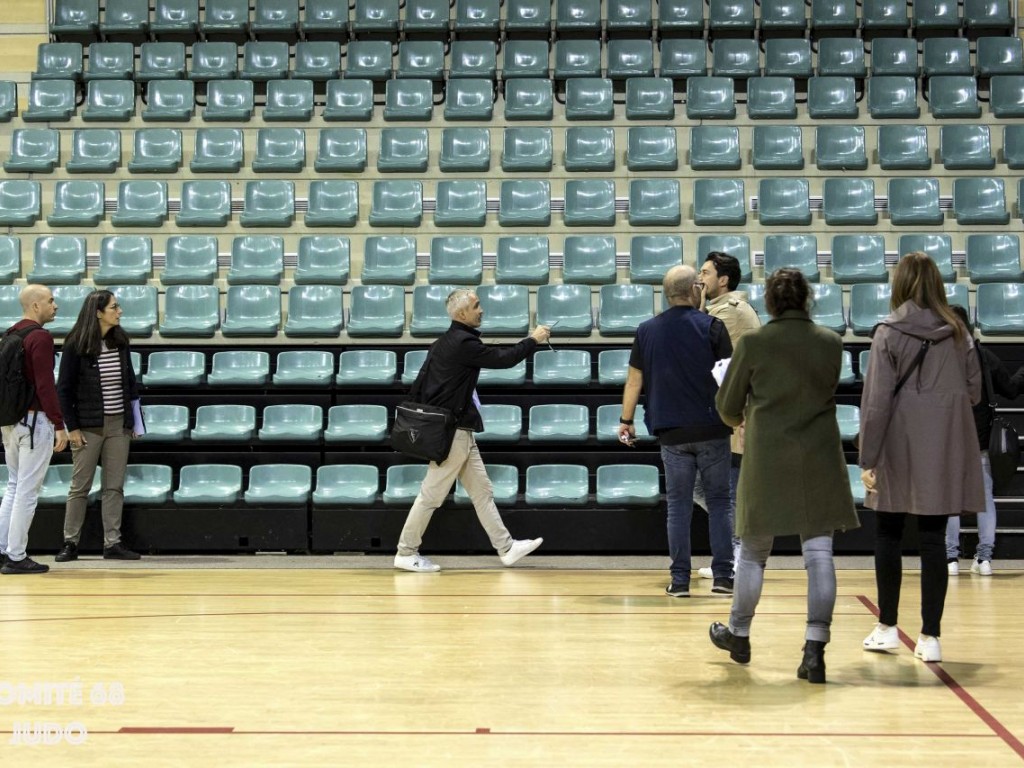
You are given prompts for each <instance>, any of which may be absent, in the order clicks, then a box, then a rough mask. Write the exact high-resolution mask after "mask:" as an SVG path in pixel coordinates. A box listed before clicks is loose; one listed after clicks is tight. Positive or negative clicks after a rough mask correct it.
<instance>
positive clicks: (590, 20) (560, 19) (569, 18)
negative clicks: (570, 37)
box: [555, 0, 602, 34]
mask: <svg viewBox="0 0 1024 768" xmlns="http://www.w3.org/2000/svg"><path fill="white" fill-rule="evenodd" d="M601 22H602V18H601V2H600V0H557V3H556V12H555V31H556V32H557V33H558V34H562V33H564V32H577V33H585V34H589V33H598V32H600V30H601Z"/></svg>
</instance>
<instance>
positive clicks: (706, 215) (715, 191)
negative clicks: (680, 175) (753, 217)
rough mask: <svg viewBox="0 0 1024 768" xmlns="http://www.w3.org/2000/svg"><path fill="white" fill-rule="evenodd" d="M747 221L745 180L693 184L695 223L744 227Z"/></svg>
mask: <svg viewBox="0 0 1024 768" xmlns="http://www.w3.org/2000/svg"><path fill="white" fill-rule="evenodd" d="M746 221H747V202H746V198H745V196H744V192H743V179H697V180H696V181H694V182H693V223H694V224H696V225H697V226H699V227H704V226H720V225H721V226H731V225H737V226H739V225H742V224H745V223H746Z"/></svg>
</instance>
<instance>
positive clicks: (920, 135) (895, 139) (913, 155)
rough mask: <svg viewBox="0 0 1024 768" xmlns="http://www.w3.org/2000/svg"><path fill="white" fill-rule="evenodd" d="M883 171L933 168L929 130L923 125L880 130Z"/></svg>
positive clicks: (879, 152) (879, 160)
mask: <svg viewBox="0 0 1024 768" xmlns="http://www.w3.org/2000/svg"><path fill="white" fill-rule="evenodd" d="M878 164H879V165H880V166H881V168H882V170H887V171H888V170H928V169H929V168H931V166H932V159H931V153H930V151H929V149H928V129H927V127H926V126H923V125H883V126H880V127H879V129H878Z"/></svg>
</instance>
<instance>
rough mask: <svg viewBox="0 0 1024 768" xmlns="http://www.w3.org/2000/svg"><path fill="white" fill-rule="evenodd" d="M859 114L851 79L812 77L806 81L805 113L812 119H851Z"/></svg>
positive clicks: (855, 91) (855, 89) (853, 82)
mask: <svg viewBox="0 0 1024 768" xmlns="http://www.w3.org/2000/svg"><path fill="white" fill-rule="evenodd" d="M859 112H860V111H859V109H858V107H857V87H856V84H855V81H854V79H853V78H852V77H839V76H829V77H812V78H810V79H809V80H808V81H807V113H808V114H809V115H810V116H811V118H812V119H814V120H831V119H853V118H856V117H857V115H858V114H859Z"/></svg>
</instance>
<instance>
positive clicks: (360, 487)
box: [313, 464, 380, 507]
mask: <svg viewBox="0 0 1024 768" xmlns="http://www.w3.org/2000/svg"><path fill="white" fill-rule="evenodd" d="M379 487H380V480H379V479H378V477H377V467H376V466H373V465H372V464H329V465H327V464H325V465H324V466H322V467H320V468H319V469H317V471H316V490H314V491H313V504H314V505H318V506H344V507H347V506H367V505H370V504H373V503H374V502H375V501H376V500H377V490H378V488H379Z"/></svg>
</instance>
